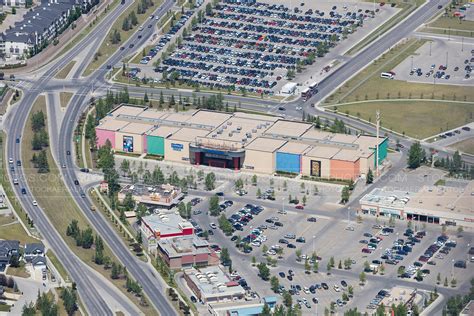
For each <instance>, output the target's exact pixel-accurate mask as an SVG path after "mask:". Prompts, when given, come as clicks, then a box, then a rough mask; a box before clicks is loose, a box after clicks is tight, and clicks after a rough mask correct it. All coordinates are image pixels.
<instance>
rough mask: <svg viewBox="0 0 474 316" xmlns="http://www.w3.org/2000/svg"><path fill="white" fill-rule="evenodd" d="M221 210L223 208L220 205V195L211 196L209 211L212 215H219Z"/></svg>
mask: <svg viewBox="0 0 474 316" xmlns="http://www.w3.org/2000/svg"><path fill="white" fill-rule="evenodd" d="M220 212H221V208H220V206H219V197H218V196H211V198H210V199H209V213H210V214H211V216H218V215H219V213H220Z"/></svg>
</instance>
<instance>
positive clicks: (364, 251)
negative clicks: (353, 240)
mask: <svg viewBox="0 0 474 316" xmlns="http://www.w3.org/2000/svg"><path fill="white" fill-rule="evenodd" d="M362 252H363V253H372V250H370V249H369V248H362Z"/></svg>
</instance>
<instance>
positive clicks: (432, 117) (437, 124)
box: [337, 100, 474, 139]
mask: <svg viewBox="0 0 474 316" xmlns="http://www.w3.org/2000/svg"><path fill="white" fill-rule="evenodd" d="M337 109H338V111H340V112H343V113H346V112H347V111H348V112H349V114H350V115H353V116H359V117H360V118H362V119H365V120H368V121H372V122H374V121H375V111H376V110H380V113H381V117H382V126H383V127H386V128H389V129H392V130H395V131H397V132H399V133H403V132H405V134H406V135H408V136H411V137H415V138H418V139H423V138H426V137H429V136H432V135H434V134H437V133H439V132H440V128H442V129H443V130H446V129H452V128H455V127H458V126H460V125H462V124H465V123H467V122H469V121H472V117H473V115H474V103H472V104H465V103H446V102H430V101H416V102H414V101H390V102H388V101H383V100H381V101H380V102H370V103H368V102H364V103H357V104H350V105H341V106H338V107H337ZM470 118H471V119H470Z"/></svg>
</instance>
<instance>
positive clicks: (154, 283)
mask: <svg viewBox="0 0 474 316" xmlns="http://www.w3.org/2000/svg"><path fill="white" fill-rule="evenodd" d="M131 3H132V1H131V0H127V1H125V3H124V4H122V5H119V6H117V7H116V8H115V9H114V10H113V11H111V12H109V14H108V15H107V16H106V17H105V18H104V19H103V20H102V21H101V22H100V23H99V24H98V25H97V26H96V27H95V28H94V29H93V30H92V31H91V32H90V34H89V35H88V36H87V37H86V38H84V39H83V40H81V41H80V42H79V43H78V44H77V45H75V46H74V47H73V48H72V49H71V50H69V51H68V52H67V53H65V54H64V55H62V56H61V57H59V58H58V59H56V60H55V61H54V62H52V63H50V64H48V65H46V66H45V67H43V69H42V71H43V74H42V75H41V77H40V78H39V79H38V80H36V81H35V82H34V89H31V90H24V96H23V98H22V100H21V101H20V102H19V104H18V105H17V106H15V107H14V108H13V109H12V111H11V112H10V113H9V114H8V117H7V118H6V120H5V122H6V126H5V130H6V131H7V135H8V140H7V150H6V152H7V157H8V158H12V159H13V160H14V161H15V162H16V161H17V160H21V146H20V144H17V143H16V139H17V138H20V139H21V135H22V133H23V129H24V127H25V123H26V120H27V119H28V115H29V112H30V110H31V107H32V105H33V104H34V101H35V99H36V98H37V97H38V95H39V94H41V93H42V92H44V90H46V87H47V84H48V82H49V81H50V80H51V78H52V77H53V76H54V75H55V74H56V73H57V72H58V71H59V70H60V69H62V68H63V67H65V66H66V65H67V64H68V63H69V62H70V61H71V60H72V59H73V57H74V56H76V55H78V54H79V53H80V52H82V51H83V50H84V49H85V48H86V47H87V46H88V45H89V44H90V43H91V42H92V41H94V42H95V43H100V41H102V40H103V38H105V36H106V34H107V32H108V29H109V28H110V26H111V25H112V24H113V21H115V20H116V19H117V18H118V17H119V16H120V14H121V12H122V11H123V10H124V9H125V8H126V7H128V6H129V5H130V4H131ZM172 5H173V1H171V0H167V1H165V2H164V3H163V5H161V6H159V7H158V8H157V9H156V11H155V15H158V16H162V15H164V14H165V13H166V11H168V10H169V9H170V8H171V7H172ZM156 22H157V21H156V20H153V23H156ZM146 23H148V21H147V22H146ZM152 32H153V28H151V29H148V28H145V29H144V30H143V31H142V32H141V33H143V38H142V39H141V40H137V34H134V36H132V37H131V38H130V40H129V42H131V41H135V42H136V45H137V46H136V47H135V49H136V48H137V47H139V46H140V45H142V44H143V43H144V42H145V41H146V40H147V38H148V37H149V36H151V35H152V34H151V33H152ZM120 52H121V53H120V54H119V53H116V54H114V55H113V56H112V57H111V58H110V59H109V63H110V62H113V63H114V64H115V63H118V62H120V60H121V58H122V57H123V56H125V55H128V54H130V53H131V52H132V51H131V48H129V47H128V46H127V47H126V48H125V49H124V50H123V51H120ZM92 56H93V52H89V54H87V58H88V59H90V58H91V57H92ZM87 64H88V63H87V62H84V63H82V64H81V68H82V71H80V72H77V73H76V75H77V76H78V75H80V74H81V73H82V72H83V70H84V69H85V67H86V65H87ZM106 71H107V70H106V67H103V68H101V69H98V70H97V71H96V74H95V75H96V76H104V75H105V73H106ZM83 90H89V85H85V86H84V88H83ZM75 99H76V100H77V98H75ZM83 101H84V96H81V100H80V103H71V105H70V107H69V109H73V110H74V112H73V113H72V114H73V115H75V114H77V113H80V112H81V111H82V109H80V108H79V107H77V108H74V105H77V104H79V105H80V104H82V103H83ZM68 113H71V112H68ZM74 122H75V120H73V121H70V122H69V125H70V127H71V131H70V132H71V133H72V130H73V129H74ZM56 130H57V128H56ZM61 131H64V130H61ZM71 133H69V134H68V135H72V134H71ZM62 134H64V133H62V132H61V135H62ZM55 136H57V135H53V136H52V139H55ZM70 139H71V138H69V139H68V140H70ZM69 143H70V141H68V144H69ZM63 145H64V144H63ZM60 148H61V147H60ZM55 154H56V155H54V156H55V157H58V155H57V154H58V153H55ZM63 154H65V153H64V152H63ZM69 167H70V169H71V170H73V163H72V162H71V164H70V165H69ZM72 172H73V171H72ZM9 176H10V180H13V178H18V179H19V185H17V186H14V190H15V193H16V195H17V196H18V197H19V200H20V202H21V204H22V206H23V208H24V209H25V210H26V212H27V213H28V214H29V216H30V218H31V219H32V220H33V221H34V223H35V225H36V227H37V228H38V230H39V231H40V232H41V234H42V235H43V237H44V238H45V240H46V242H47V243H48V244H49V245H50V246H51V247H52V249H53V251H54V252H55V254H56V255H57V257H58V259H59V260H60V261H61V263H62V264H63V265H64V267H65V269H66V270H67V271H68V273H69V275H70V277H71V279H72V280H73V281H74V282H75V283H76V284H77V288H78V293H79V296H80V298H81V301H82V302H83V304H84V306H85V309H86V312H87V313H88V314H90V315H113V312H112V310H111V306H110V304H109V302H106V301H105V300H104V299H103V298H102V296H101V295H100V291H99V289H98V288H97V287H96V286H95V284H93V282H91V279H90V278H94V275H91V274H90V272H89V270H88V269H87V268H86V267H85V264H84V263H83V262H82V261H81V260H80V259H79V258H78V257H76V256H75V255H74V253H73V252H72V250H71V249H69V247H68V246H67V245H66V243H65V242H64V241H63V240H62V238H61V236H60V235H59V233H58V232H57V231H56V229H55V228H54V227H53V225H52V224H51V222H50V221H49V220H48V217H47V216H46V214H45V213H44V212H43V211H42V209H41V207H40V206H36V207H35V206H33V204H32V201H33V200H34V197H33V196H31V194H30V193H28V194H26V195H22V194H21V192H20V188H27V192H30V191H31V190H29V189H28V184H27V182H26V179H25V174H24V171H23V169H22V168H17V169H16V170H15V171H11V170H10V169H9ZM69 178H70V177H69ZM69 178H68V177H67V176H66V179H69ZM11 182H13V181H11ZM73 186H74V185H73ZM81 202H82V203H85V202H84V201H81ZM80 205H81V206H82V207H83V204H80ZM89 209H90V208H88V207H86V208H83V210H89ZM86 215H87V212H86ZM94 215H96V214H94ZM88 218H89V220H91V223H92V224H94V226H95V228H98V227H101V228H102V230H101V231H99V230H98V231H99V233H100V234H101V235H102V237H103V238H104V240H105V241H106V242H108V245H109V247H110V248H111V249H112V251H113V252H114V253H115V254H116V255H117V257H119V259H120V260H121V261H122V263H123V264H124V265H125V266H127V269H128V271H129V272H130V273H131V275H132V276H133V277H134V278H136V279H137V280H138V281H139V282H140V284H141V285H142V286H143V290H144V292H145V293H146V294H147V295H148V297H149V298H150V300H151V302H152V304H153V305H154V306H155V307H156V308H157V310H159V311H160V312H161V313H163V314H164V315H173V314H175V313H176V312H175V310H174V308H173V307H172V306H171V305H170V304H169V303H168V301H167V300H166V298H165V297H164V296H163V293H162V292H161V291H162V287H161V286H160V285H159V282H158V280H156V278H154V277H153V279H152V278H151V277H150V275H151V273H150V271H149V270H150V269H147V270H146V271H142V270H141V269H138V265H136V264H135V263H136V259H135V257H134V256H133V255H132V254H131V253H130V252H129V251H128V249H126V247H125V246H124V245H123V243H122V242H121V240H120V239H119V238H118V237H117V236H116V233H115V232H114V231H113V230H111V229H110V227H109V226H108V223H107V222H106V220H105V219H104V218H102V221H101V222H100V220H99V221H98V219H97V218H94V216H88ZM97 223H101V225H98V224H97ZM105 227H107V228H109V229H108V230H107V229H106V228H105ZM104 233H106V234H107V235H104ZM117 240H118V242H117ZM111 241H112V242H111ZM130 265H131V266H130ZM108 285H109V286H112V285H111V284H108ZM113 291H114V290H113V289H110V291H108V292H110V293H109V294H112V293H113ZM122 303H123V304H124V305H126V304H132V303H131V302H122ZM134 310H136V308H135V307H134V306H133V307H132V306H130V307H128V308H126V310H125V312H127V313H130V312H131V311H132V312H133V311H134Z"/></svg>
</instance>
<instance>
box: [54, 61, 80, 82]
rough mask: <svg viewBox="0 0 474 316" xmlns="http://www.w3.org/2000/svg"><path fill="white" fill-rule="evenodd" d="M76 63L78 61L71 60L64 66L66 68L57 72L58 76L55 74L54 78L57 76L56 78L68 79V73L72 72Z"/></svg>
mask: <svg viewBox="0 0 474 316" xmlns="http://www.w3.org/2000/svg"><path fill="white" fill-rule="evenodd" d="M75 64H76V61H74V60H71V61H70V62H69V64H67V65H66V66H64V68H63V69H61V70H60V71H59V72H58V73H57V74H56V76H54V78H56V79H66V77H67V75H68V74H69V73H70V72H71V69H72V68H73V67H74V65H75Z"/></svg>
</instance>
